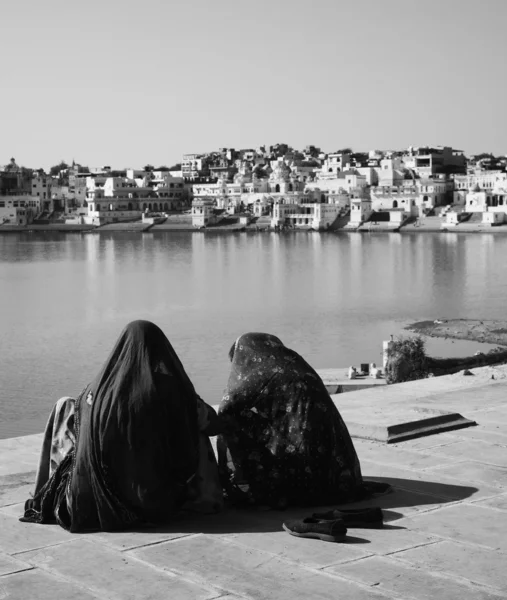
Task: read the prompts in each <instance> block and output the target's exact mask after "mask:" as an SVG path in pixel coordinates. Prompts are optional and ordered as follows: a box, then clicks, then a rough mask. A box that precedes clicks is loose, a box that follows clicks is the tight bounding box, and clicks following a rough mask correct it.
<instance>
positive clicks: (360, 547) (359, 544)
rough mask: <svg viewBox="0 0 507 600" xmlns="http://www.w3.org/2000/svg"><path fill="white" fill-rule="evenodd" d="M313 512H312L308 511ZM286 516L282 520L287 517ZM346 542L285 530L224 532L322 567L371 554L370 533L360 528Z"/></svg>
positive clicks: (253, 545)
mask: <svg viewBox="0 0 507 600" xmlns="http://www.w3.org/2000/svg"><path fill="white" fill-rule="evenodd" d="M307 514H311V513H307ZM284 520H285V519H284V518H283V519H282V520H281V521H280V529H281V522H282V521H284ZM348 537H349V538H350V539H349V540H348V541H347V543H343V544H323V543H322V542H321V541H320V540H315V539H301V538H298V537H295V536H292V535H287V533H286V532H285V531H277V532H273V533H258V532H252V533H235V534H230V535H226V536H224V540H226V541H228V542H231V543H232V544H238V545H240V546H241V547H245V548H250V549H255V550H260V551H264V552H267V553H269V554H271V555H273V556H278V557H279V558H282V559H285V560H288V561H291V562H296V563H302V564H305V565H306V566H308V567H312V568H315V569H320V568H322V567H325V566H328V565H333V564H337V563H343V562H349V561H351V560H357V559H358V558H363V557H365V556H370V555H371V551H370V549H369V539H368V537H369V536H368V535H366V536H364V535H362V533H361V532H360V531H359V530H354V531H352V530H350V531H349V535H348Z"/></svg>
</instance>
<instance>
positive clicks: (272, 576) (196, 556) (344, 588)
mask: <svg viewBox="0 0 507 600" xmlns="http://www.w3.org/2000/svg"><path fill="white" fill-rule="evenodd" d="M302 541H304V540H302ZM131 552H132V553H133V554H134V555H135V556H136V557H138V558H140V559H142V560H144V561H146V562H147V563H150V564H152V565H156V566H158V567H160V568H170V569H171V570H172V571H173V572H175V573H179V574H180V575H182V576H184V577H186V578H187V579H190V580H196V581H207V582H210V583H211V584H213V585H214V586H216V587H219V588H222V589H224V590H227V591H228V592H230V593H232V594H239V595H241V596H246V597H248V598H255V599H256V600H262V599H269V600H271V599H272V598H273V597H274V595H275V594H276V598H277V599H278V600H291V599H305V600H308V598H322V599H324V598H325V599H326V600H329V599H330V598H337V597H344V598H351V599H354V600H355V599H360V598H361V599H363V598H364V599H367V598H368V599H374V598H375V599H377V598H379V595H378V594H377V593H376V592H375V591H372V590H369V589H367V588H366V587H363V586H356V585H355V584H354V583H352V582H349V581H346V580H343V579H338V578H332V577H329V576H328V575H326V574H324V573H322V572H319V571H314V570H312V569H309V568H307V567H305V566H301V565H300V564H296V563H291V562H288V561H285V560H282V559H280V558H278V557H274V556H273V555H272V554H270V553H268V552H263V551H260V550H257V549H255V548H244V549H243V548H241V547H240V546H239V545H237V544H232V543H228V542H227V541H226V540H224V539H218V538H212V537H210V536H207V535H201V536H196V537H193V538H186V539H185V538H183V539H181V540H176V541H174V542H169V543H163V544H157V545H155V546H150V547H148V548H143V549H140V550H133V551H131Z"/></svg>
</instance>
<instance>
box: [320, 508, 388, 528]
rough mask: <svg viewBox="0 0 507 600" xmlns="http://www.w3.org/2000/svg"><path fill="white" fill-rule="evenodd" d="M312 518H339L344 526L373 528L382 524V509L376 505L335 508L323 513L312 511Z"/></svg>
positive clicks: (331, 519) (327, 519)
mask: <svg viewBox="0 0 507 600" xmlns="http://www.w3.org/2000/svg"><path fill="white" fill-rule="evenodd" d="M312 518H314V519H320V520H322V521H335V520H336V519H341V520H342V521H343V522H344V523H345V526H346V527H356V528H363V529H367V528H374V527H379V528H380V527H383V526H384V516H383V514H382V509H381V508H379V507H378V506H372V507H370V508H348V509H345V508H343V509H342V508H335V509H334V510H330V511H328V512H325V513H313V515H312Z"/></svg>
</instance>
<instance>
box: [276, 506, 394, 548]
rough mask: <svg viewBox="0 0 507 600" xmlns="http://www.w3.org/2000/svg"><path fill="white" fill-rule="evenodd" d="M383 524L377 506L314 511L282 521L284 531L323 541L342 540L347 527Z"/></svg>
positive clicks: (374, 526)
mask: <svg viewBox="0 0 507 600" xmlns="http://www.w3.org/2000/svg"><path fill="white" fill-rule="evenodd" d="M383 526H384V516H383V514H382V509H381V508H379V507H378V506H373V507H371V508H358V509H334V510H331V511H328V512H325V513H314V514H313V515H312V516H311V517H306V518H305V519H295V520H291V521H286V522H285V523H283V528H284V529H285V531H287V532H288V533H290V534H291V535H295V536H297V537H303V538H316V539H319V540H323V541H325V542H344V541H346V537H347V527H350V528H370V529H371V528H380V527H383Z"/></svg>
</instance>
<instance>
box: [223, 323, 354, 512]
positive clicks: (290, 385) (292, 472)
mask: <svg viewBox="0 0 507 600" xmlns="http://www.w3.org/2000/svg"><path fill="white" fill-rule="evenodd" d="M231 355H232V368H231V373H230V376H229V381H228V385H227V389H226V391H225V394H224V397H223V399H222V402H221V404H220V409H219V414H220V417H221V419H222V422H223V423H224V427H225V429H224V434H223V435H221V436H220V437H219V440H218V449H219V466H220V472H221V474H222V481H223V485H224V488H225V490H226V491H227V493H228V494H229V496H230V497H231V498H232V499H233V500H235V501H244V500H245V496H247V497H248V499H249V501H251V502H255V503H257V504H269V505H271V506H277V507H280V508H282V507H284V506H286V505H287V504H300V505H304V504H306V505H309V504H326V503H329V504H330V503H338V502H346V501H351V500H355V499H356V498H358V497H359V496H360V495H361V494H362V493H363V487H362V477H361V468H360V464H359V460H358V458H357V454H356V452H355V449H354V445H353V443H352V440H351V438H350V435H349V432H348V430H347V427H346V425H345V423H344V422H343V420H342V418H341V416H340V414H339V412H338V410H337V408H336V407H335V405H334V403H333V401H332V400H331V397H330V396H329V394H328V392H327V390H326V388H325V386H324V384H323V382H322V380H321V379H320V377H319V376H318V375H317V373H316V372H315V371H314V369H313V368H312V367H311V366H310V365H309V364H308V363H307V362H306V361H305V360H304V359H303V358H302V357H301V356H300V355H299V354H298V353H297V352H294V351H293V350H290V349H289V348H286V347H285V346H284V345H283V343H282V342H281V341H280V340H279V339H278V338H277V337H275V336H273V335H269V334H265V333H248V334H245V335H243V336H241V337H240V338H238V340H237V341H236V344H235V346H234V347H233V348H232V349H231Z"/></svg>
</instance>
